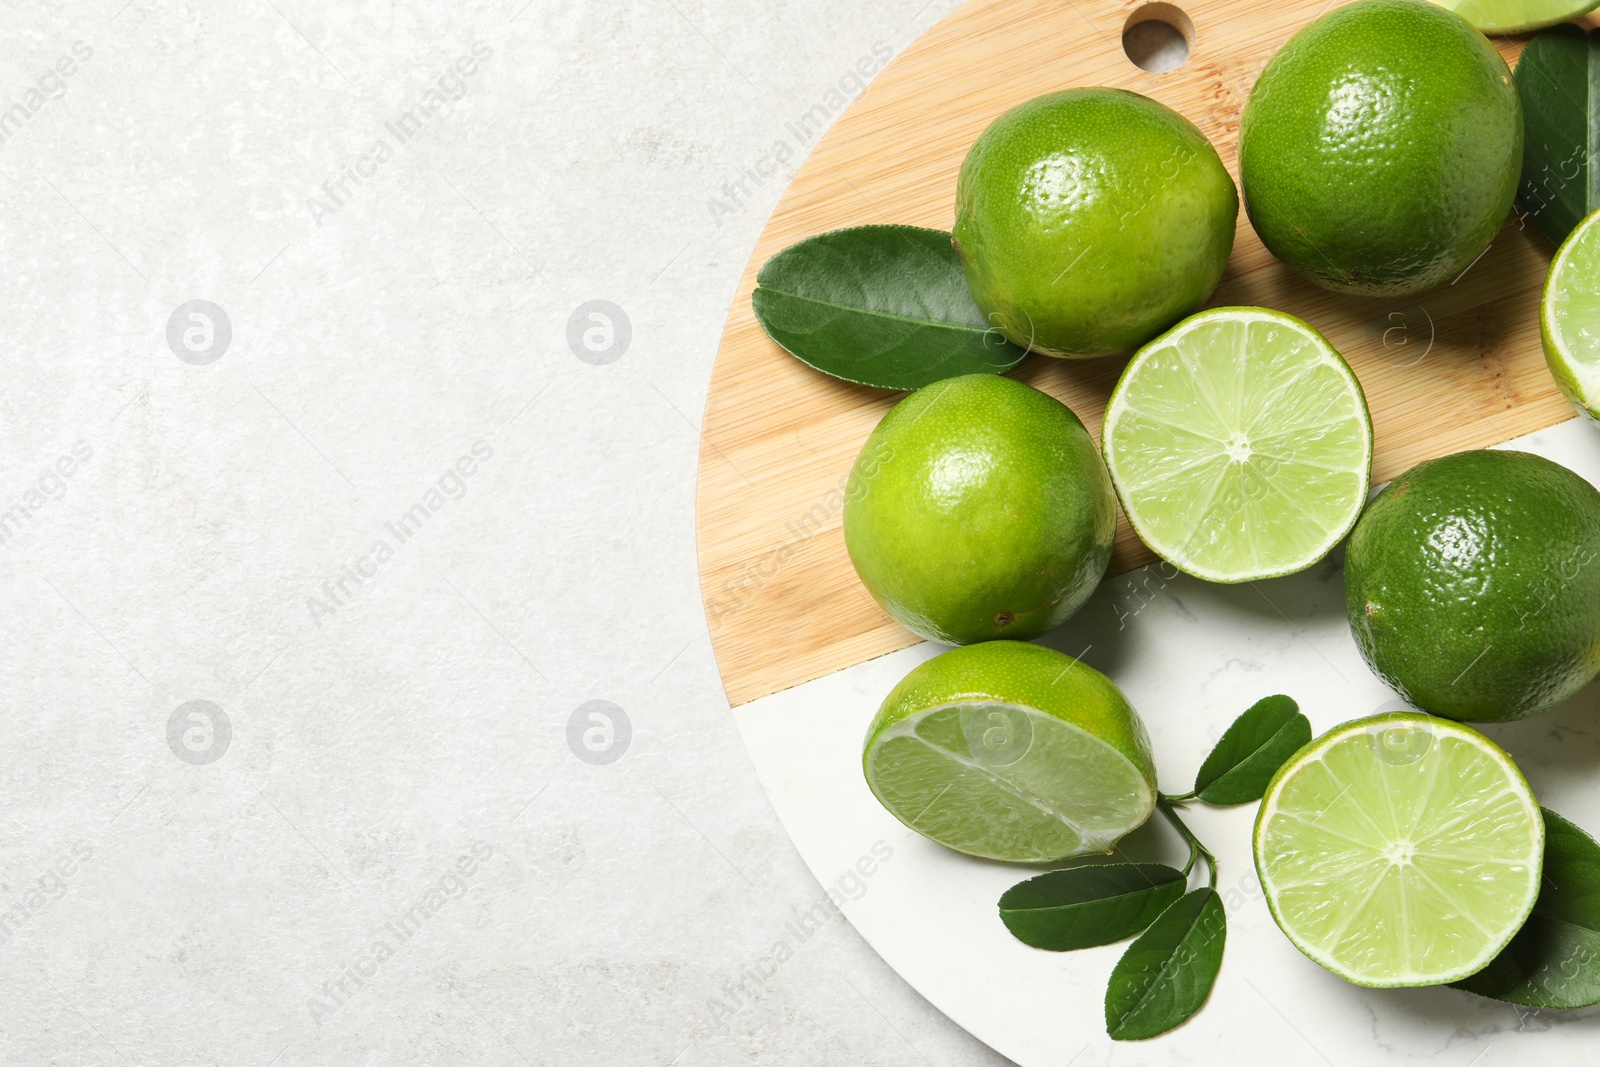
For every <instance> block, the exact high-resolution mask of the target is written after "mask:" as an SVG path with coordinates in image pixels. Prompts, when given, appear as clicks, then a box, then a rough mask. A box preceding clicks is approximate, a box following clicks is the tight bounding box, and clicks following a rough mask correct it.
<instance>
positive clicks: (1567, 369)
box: [1539, 211, 1600, 421]
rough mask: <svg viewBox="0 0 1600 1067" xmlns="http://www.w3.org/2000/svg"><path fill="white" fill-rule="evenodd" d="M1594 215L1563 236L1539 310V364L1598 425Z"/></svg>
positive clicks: (1598, 269)
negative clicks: (1544, 365) (1542, 361)
mask: <svg viewBox="0 0 1600 1067" xmlns="http://www.w3.org/2000/svg"><path fill="white" fill-rule="evenodd" d="M1596 220H1600V211H1597V212H1595V213H1594V214H1592V215H1590V216H1589V217H1588V218H1586V219H1584V220H1583V221H1582V222H1580V223H1578V226H1577V229H1575V230H1573V231H1572V233H1570V234H1568V235H1567V239H1566V240H1565V241H1563V242H1562V244H1561V247H1560V249H1558V250H1557V251H1556V258H1555V259H1553V260H1551V261H1550V273H1549V274H1547V275H1545V280H1544V299H1543V301H1542V302H1541V304H1540V306H1539V335H1540V336H1541V337H1542V338H1543V339H1544V359H1545V362H1546V363H1548V364H1549V365H1550V373H1551V374H1552V375H1553V376H1554V377H1555V380H1556V385H1557V386H1558V387H1560V389H1561V392H1562V394H1563V395H1564V396H1565V397H1566V398H1567V399H1568V400H1570V401H1572V403H1573V404H1574V405H1575V406H1576V407H1577V409H1578V411H1579V412H1581V413H1582V414H1584V415H1587V416H1589V418H1591V419H1595V420H1597V421H1600V222H1597V221H1596Z"/></svg>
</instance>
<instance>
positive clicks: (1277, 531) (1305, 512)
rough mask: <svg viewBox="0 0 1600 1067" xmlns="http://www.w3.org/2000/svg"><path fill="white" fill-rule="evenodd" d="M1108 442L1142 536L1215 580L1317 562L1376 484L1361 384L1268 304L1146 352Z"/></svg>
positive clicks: (1106, 449)
mask: <svg viewBox="0 0 1600 1067" xmlns="http://www.w3.org/2000/svg"><path fill="white" fill-rule="evenodd" d="M1101 437H1102V442H1103V448H1102V451H1103V454H1104V455H1105V459H1106V467H1107V469H1108V470H1109V471H1110V473H1111V481H1112V484H1113V485H1114V486H1115V488H1116V491H1117V496H1118V498H1119V499H1120V500H1121V502H1122V508H1123V512H1124V513H1125V514H1126V515H1127V516H1128V521H1129V523H1130V524H1131V525H1132V526H1133V528H1134V530H1135V532H1136V533H1138V535H1139V537H1140V538H1141V539H1142V540H1143V541H1144V543H1145V544H1147V545H1148V546H1150V548H1151V549H1152V550H1153V551H1154V552H1155V553H1156V554H1157V555H1159V556H1161V557H1162V558H1163V559H1165V560H1167V561H1168V562H1170V563H1172V564H1173V565H1174V566H1176V567H1177V568H1178V569H1180V570H1182V571H1184V572H1186V573H1188V574H1192V575H1194V576H1195V577H1198V578H1203V579H1206V580H1207V581H1213V582H1226V583H1233V582H1246V581H1253V580H1256V579H1258V578H1276V577H1282V576H1283V575H1286V574H1293V573H1295V572H1297V571H1302V570H1304V569H1306V568H1307V567H1310V566H1311V565H1313V564H1315V563H1316V562H1317V561H1319V560H1321V559H1322V558H1323V557H1325V556H1326V555H1327V554H1328V553H1329V552H1330V551H1332V549H1333V548H1334V546H1336V545H1337V544H1338V543H1339V542H1340V541H1342V540H1343V539H1344V537H1345V535H1346V534H1348V533H1349V532H1350V530H1351V528H1352V527H1353V526H1354V525H1355V522H1356V519H1357V518H1359V517H1360V514H1361V509H1362V507H1363V506H1364V505H1365V503H1366V500H1367V495H1368V492H1369V490H1370V489H1371V484H1372V421H1371V417H1370V415H1369V414H1368V411H1367V403H1366V397H1365V394H1363V392H1362V390H1361V384H1360V382H1359V381H1357V379H1356V376H1355V374H1354V373H1353V372H1352V371H1351V370H1350V366H1349V364H1347V363H1346V362H1345V361H1344V359H1343V358H1342V357H1341V356H1340V355H1339V353H1338V352H1337V351H1335V350H1334V348H1333V346H1332V345H1330V344H1329V343H1328V342H1327V340H1326V339H1324V338H1323V337H1322V335H1321V334H1320V333H1318V332H1317V331H1316V330H1315V329H1313V328H1312V327H1311V326H1309V325H1308V324H1306V323H1305V322H1303V321H1302V320H1300V319H1297V318H1295V317H1294V316H1292V315H1286V314H1284V313H1282V312H1278V311H1272V310H1268V309H1266V308H1240V307H1228V308H1215V309H1212V310H1210V311H1205V312H1201V313H1200V314H1198V315H1195V316H1192V317H1191V318H1188V319H1185V320H1184V321H1183V322H1181V323H1179V324H1178V325H1177V326H1175V327H1173V329H1171V330H1169V331H1168V332H1167V333H1165V334H1163V335H1162V336H1161V337H1158V338H1156V339H1155V340H1154V341H1151V342H1150V343H1149V344H1147V345H1146V346H1145V347H1144V348H1142V349H1140V350H1139V352H1138V353H1137V354H1136V355H1135V356H1134V357H1133V359H1132V360H1131V361H1130V362H1129V363H1128V366H1127V368H1126V369H1125V370H1124V371H1123V373H1122V377H1121V379H1120V380H1119V381H1118V382H1117V386H1116V389H1115V390H1114V391H1113V393H1112V395H1111V401H1110V403H1109V404H1108V405H1107V408H1106V417H1105V424H1104V427H1103V428H1102V431H1101Z"/></svg>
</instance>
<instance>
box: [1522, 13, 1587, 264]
mask: <svg viewBox="0 0 1600 1067" xmlns="http://www.w3.org/2000/svg"><path fill="white" fill-rule="evenodd" d="M1597 76H1600V36H1597V35H1596V34H1593V33H1585V32H1584V31H1583V29H1582V28H1581V27H1579V26H1574V25H1572V24H1570V23H1567V24H1565V25H1561V26H1554V27H1552V28H1550V29H1548V30H1545V31H1544V32H1543V33H1540V34H1539V35H1538V36H1536V37H1534V39H1533V40H1531V41H1529V42H1528V46H1527V47H1526V48H1525V49H1523V52H1522V58H1521V59H1519V60H1518V61H1517V69H1516V70H1515V71H1514V72H1513V73H1512V81H1513V82H1515V84H1516V87H1517V95H1518V96H1520V97H1521V98H1522V123H1523V131H1524V136H1523V143H1522V181H1521V184H1520V186H1519V187H1518V190H1517V193H1518V196H1519V197H1520V198H1521V200H1522V210H1523V211H1525V212H1526V213H1527V215H1528V216H1529V217H1531V218H1532V219H1533V221H1534V223H1535V224H1536V225H1537V226H1538V227H1539V229H1540V230H1541V231H1543V232H1544V235H1545V236H1546V237H1548V238H1550V240H1551V242H1552V243H1554V244H1557V245H1559V244H1560V243H1561V242H1562V241H1563V240H1565V239H1566V236H1567V234H1569V233H1571V232H1572V229H1573V227H1574V226H1576V225H1578V223H1579V222H1581V221H1583V218H1584V216H1585V215H1588V214H1589V212H1591V211H1593V210H1594V209H1595V208H1600V167H1597V166H1596V165H1595V164H1594V163H1593V162H1591V161H1592V160H1593V159H1594V152H1595V150H1596V148H1600V114H1597V113H1596V107H1597V105H1600V99H1595V98H1594V96H1593V95H1592V94H1591V86H1593V85H1594V84H1595V78H1596V77H1597Z"/></svg>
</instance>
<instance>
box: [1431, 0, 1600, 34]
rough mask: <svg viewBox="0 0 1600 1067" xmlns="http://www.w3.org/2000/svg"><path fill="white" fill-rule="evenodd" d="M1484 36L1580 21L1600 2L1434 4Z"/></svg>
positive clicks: (1444, 0)
mask: <svg viewBox="0 0 1600 1067" xmlns="http://www.w3.org/2000/svg"><path fill="white" fill-rule="evenodd" d="M1434 2H1435V3H1437V4H1438V5H1439V6H1440V7H1442V8H1445V9H1447V10H1450V11H1454V12H1455V13H1456V14H1458V15H1460V16H1461V17H1462V18H1464V19H1466V20H1467V21H1468V22H1470V23H1472V25H1473V26H1475V27H1477V28H1478V29H1480V30H1482V31H1483V32H1484V33H1498V34H1510V33H1525V32H1527V31H1528V30H1538V29H1542V28H1544V27H1545V26H1554V25H1555V24H1556V23H1558V22H1566V21H1567V20H1568V19H1575V18H1579V17H1581V16H1583V15H1586V14H1588V13H1589V12H1591V11H1593V10H1594V9H1595V8H1596V7H1600V0H1434Z"/></svg>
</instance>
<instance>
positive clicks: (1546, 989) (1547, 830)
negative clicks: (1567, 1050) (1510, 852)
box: [1455, 808, 1600, 1008]
mask: <svg viewBox="0 0 1600 1067" xmlns="http://www.w3.org/2000/svg"><path fill="white" fill-rule="evenodd" d="M1543 811H1544V882H1543V884H1542V885H1541V887H1540V889H1539V899H1538V901H1536V902H1535V903H1534V905H1533V914H1532V915H1531V916H1529V917H1528V921H1527V923H1526V924H1524V925H1523V927H1522V929H1521V930H1519V931H1518V932H1517V936H1516V937H1513V938H1512V939H1511V943H1510V944H1509V945H1507V946H1506V947H1505V948H1504V949H1502V950H1501V952H1500V955H1498V956H1496V957H1495V958H1494V959H1493V960H1491V961H1490V962H1489V966H1487V967H1485V968H1484V969H1483V970H1481V971H1479V972H1478V973H1477V974H1475V975H1473V976H1472V977H1470V978H1463V979H1462V980H1461V981H1459V982H1456V983H1455V986H1456V988H1457V989H1465V990H1466V991H1467V992H1469V993H1477V994H1478V995H1479V996H1484V997H1491V998H1493V999H1495V1000H1505V1001H1509V1002H1511V1003H1512V1004H1526V1005H1529V1006H1530V1007H1535V1008H1587V1007H1589V1006H1590V1005H1592V1004H1600V845H1597V844H1595V840H1594V838H1592V837H1590V836H1589V835H1588V834H1586V833H1584V832H1583V831H1582V830H1580V829H1578V828H1577V827H1576V826H1574V825H1572V823H1570V822H1568V821H1567V820H1566V819H1563V818H1562V817H1561V816H1559V815H1557V814H1556V813H1555V812H1553V811H1551V810H1549V809H1548V808H1545V809H1543Z"/></svg>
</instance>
